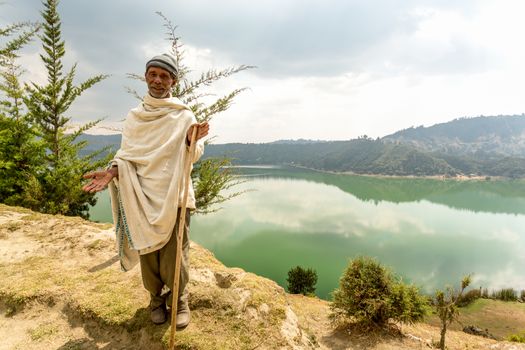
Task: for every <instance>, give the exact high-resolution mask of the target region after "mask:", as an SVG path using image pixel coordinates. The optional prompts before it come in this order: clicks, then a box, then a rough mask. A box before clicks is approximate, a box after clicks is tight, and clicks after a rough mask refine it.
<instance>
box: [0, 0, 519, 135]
mask: <svg viewBox="0 0 525 350" xmlns="http://www.w3.org/2000/svg"><path fill="white" fill-rule="evenodd" d="M42 9H43V6H42V4H41V2H40V1H38V0H16V1H15V0H2V2H1V3H0V26H1V27H3V26H5V25H7V24H9V23H13V22H17V21H27V20H32V21H37V20H39V19H40V11H41V10H42ZM58 9H59V14H60V17H61V21H62V37H63V39H64V40H65V42H66V57H65V59H64V66H65V68H66V69H69V68H70V67H71V66H72V65H73V64H74V63H75V62H76V63H78V67H77V76H76V83H77V84H78V83H80V82H82V81H83V80H85V79H87V78H89V77H92V76H94V75H97V74H110V77H109V78H108V79H106V80H104V81H103V82H101V83H99V84H97V85H95V86H94V87H93V88H91V89H90V90H87V91H86V92H85V93H84V94H83V95H82V96H81V97H80V98H79V99H78V100H77V101H75V103H74V104H73V106H72V108H71V109H70V110H69V114H68V116H70V117H72V123H84V122H87V121H91V120H95V119H99V118H105V119H104V121H103V122H102V123H101V124H100V125H102V126H103V127H101V128H98V129H97V130H93V133H108V132H112V131H114V130H119V129H120V128H121V127H122V120H123V119H124V118H125V116H126V114H127V112H128V111H129V109H130V108H133V107H135V106H136V105H137V104H138V103H139V101H138V100H137V99H136V98H134V97H133V96H132V95H130V94H129V93H127V92H126V87H131V88H133V89H136V90H137V91H138V92H139V94H141V95H144V94H145V93H146V86H145V84H144V83H141V82H139V81H133V80H130V79H129V78H127V73H136V74H143V73H144V66H145V63H146V61H147V60H148V59H150V58H151V57H152V56H154V55H157V54H160V53H163V52H167V51H169V49H170V43H169V41H167V40H166V39H165V38H166V35H165V28H164V27H163V24H164V22H163V20H162V18H161V17H160V16H159V15H158V14H156V12H157V11H160V12H162V13H163V14H164V15H165V16H166V17H167V18H168V19H169V20H170V21H171V22H172V23H173V24H175V25H177V26H178V27H177V35H178V36H179V37H181V41H182V43H183V44H184V48H185V61H184V62H185V64H186V65H187V66H188V67H189V68H190V69H191V70H192V73H191V75H190V77H196V76H198V75H200V73H201V72H204V71H206V70H208V69H218V70H220V69H225V68H228V67H232V66H238V65H241V64H244V65H252V66H256V67H257V68H254V69H250V70H247V71H243V72H240V73H238V74H236V75H233V76H231V77H229V78H227V79H225V80H222V81H220V82H218V83H217V84H214V85H213V86H211V87H210V88H209V89H208V90H207V91H206V92H207V93H212V94H215V95H216V97H218V96H222V95H224V94H227V93H228V92H230V91H232V90H233V89H236V88H243V87H246V88H248V89H247V90H246V91H244V92H243V93H242V94H241V95H239V96H238V97H237V98H236V99H235V103H234V104H233V105H232V106H231V108H230V109H229V110H228V111H226V112H223V113H221V114H219V115H216V116H215V117H214V118H213V119H212V121H211V124H210V125H211V134H212V135H213V136H214V143H229V142H243V143H246V142H256V143H259V142H271V141H275V140H282V139H301V138H302V139H313V140H349V139H352V138H356V137H358V136H361V135H368V136H369V137H373V138H376V137H383V136H386V135H388V134H391V133H394V132H396V131H398V130H400V129H404V128H409V127H412V126H420V125H424V126H430V125H433V124H436V123H443V122H447V121H450V120H453V119H455V118H461V117H476V116H480V115H485V116H488V115H509V114H522V113H524V112H525V98H523V85H524V82H525V64H524V62H525V45H523V33H525V21H523V19H522V16H523V13H525V2H524V1H522V0H499V1H494V0H490V1H489V0H462V1H452V0H441V1H437V0H435V1H434V0H368V1H365V0H360V1H358V0H346V1H343V0H339V1H336V0H324V1H320V0H319V1H313V0H279V1H277V0H265V1H257V2H254V1H242V0H223V1H212V0H192V1H188V0H186V1H183V0H170V1H166V0H164V1H162V0H148V1H139V0H111V1H108V0H90V1H86V0H84V1H82V0H77V1H73V0H62V1H61V2H60V3H59V7H58ZM41 52H42V49H41V46H40V43H39V42H38V40H36V41H35V42H34V43H33V44H31V45H29V46H27V47H25V48H24V49H23V50H22V51H21V57H20V60H19V63H20V64H21V65H23V66H24V68H25V69H26V71H27V72H26V73H25V75H24V79H25V80H26V81H33V82H37V83H43V82H45V80H46V72H45V70H44V67H43V64H42V63H41V60H40V58H39V54H40V53H41Z"/></svg>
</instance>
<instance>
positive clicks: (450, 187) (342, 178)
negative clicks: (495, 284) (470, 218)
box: [240, 167, 525, 214]
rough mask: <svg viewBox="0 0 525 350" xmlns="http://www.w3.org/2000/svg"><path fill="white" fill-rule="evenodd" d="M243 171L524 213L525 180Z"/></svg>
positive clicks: (396, 198)
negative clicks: (462, 179)
mask: <svg viewBox="0 0 525 350" xmlns="http://www.w3.org/2000/svg"><path fill="white" fill-rule="evenodd" d="M240 172H241V173H242V174H243V175H244V174H246V175H254V174H257V175H258V176H261V177H264V176H267V177H271V178H289V179H302V180H307V181H313V182H317V183H324V184H327V185H331V186H335V187H338V188H339V189H341V190H343V191H345V192H347V193H350V194H352V195H353V196H355V197H356V198H359V199H361V200H363V201H372V202H374V203H378V202H380V201H388V202H393V203H403V202H414V201H420V200H423V199H426V200H428V201H430V202H433V203H439V204H444V205H446V206H449V207H451V208H455V209H465V210H470V211H474V212H492V213H508V214H525V181H524V180H508V181H492V180H491V181H485V180H469V181H456V180H450V179H447V180H434V179H420V178H414V179H407V178H382V177H371V176H352V175H337V174H330V173H322V172H316V171H310V170H305V169H300V168H291V167H288V168H283V167H281V168H265V169H261V168H242V169H240Z"/></svg>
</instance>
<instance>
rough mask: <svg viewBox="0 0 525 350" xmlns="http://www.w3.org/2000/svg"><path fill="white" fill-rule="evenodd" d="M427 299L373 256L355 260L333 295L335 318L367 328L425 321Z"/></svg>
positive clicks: (346, 270)
mask: <svg viewBox="0 0 525 350" xmlns="http://www.w3.org/2000/svg"><path fill="white" fill-rule="evenodd" d="M427 307H428V303H427V300H426V299H425V298H424V297H423V296H421V295H420V293H419V290H418V289H417V288H416V287H415V286H413V285H406V284H404V283H403V282H402V281H401V280H400V279H399V278H398V277H396V276H395V275H394V274H393V273H392V272H390V271H389V270H387V269H386V268H385V267H383V266H382V265H381V264H380V263H378V262H377V261H375V260H374V259H372V258H369V257H358V258H355V259H353V260H351V261H350V262H349V264H348V266H347V268H346V269H345V271H344V273H343V275H342V276H341V279H340V280H339V288H337V289H336V290H335V291H334V293H333V303H332V305H331V309H332V314H331V317H332V319H334V320H338V321H343V322H348V321H353V322H355V323H356V324H358V325H362V326H365V327H384V326H386V325H387V324H388V322H389V321H391V320H392V321H395V322H404V323H413V322H418V321H421V320H422V319H423V317H424V316H425V314H426V312H427Z"/></svg>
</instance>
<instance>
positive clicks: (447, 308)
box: [434, 275, 471, 350]
mask: <svg viewBox="0 0 525 350" xmlns="http://www.w3.org/2000/svg"><path fill="white" fill-rule="evenodd" d="M470 282H471V278H470V275H468V276H465V277H463V279H462V281H461V288H460V289H459V290H456V289H454V288H452V287H450V286H448V287H447V288H446V290H445V291H442V290H437V291H436V296H435V299H434V307H435V309H436V313H437V315H438V317H439V319H440V321H441V337H440V340H439V349H441V350H445V337H446V333H447V327H448V326H449V325H450V324H451V323H452V322H454V321H457V319H458V316H459V310H458V301H459V300H461V297H462V295H463V292H464V291H465V288H467V287H468V286H469V285H470Z"/></svg>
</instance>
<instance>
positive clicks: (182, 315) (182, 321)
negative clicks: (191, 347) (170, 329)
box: [177, 302, 191, 329]
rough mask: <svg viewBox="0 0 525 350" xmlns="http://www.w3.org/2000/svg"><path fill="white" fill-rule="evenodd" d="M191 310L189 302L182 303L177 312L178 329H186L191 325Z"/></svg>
mask: <svg viewBox="0 0 525 350" xmlns="http://www.w3.org/2000/svg"><path fill="white" fill-rule="evenodd" d="M190 318H191V317H190V308H189V307H188V302H185V303H184V302H182V303H180V306H178V310H177V329H184V328H186V327H187V326H188V324H189V323H190Z"/></svg>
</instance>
